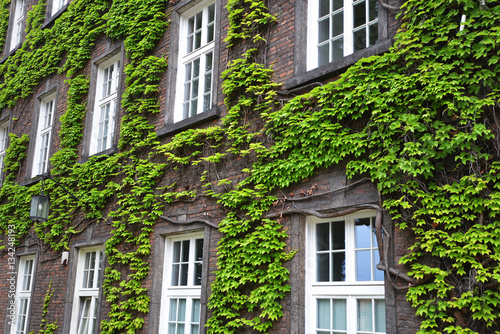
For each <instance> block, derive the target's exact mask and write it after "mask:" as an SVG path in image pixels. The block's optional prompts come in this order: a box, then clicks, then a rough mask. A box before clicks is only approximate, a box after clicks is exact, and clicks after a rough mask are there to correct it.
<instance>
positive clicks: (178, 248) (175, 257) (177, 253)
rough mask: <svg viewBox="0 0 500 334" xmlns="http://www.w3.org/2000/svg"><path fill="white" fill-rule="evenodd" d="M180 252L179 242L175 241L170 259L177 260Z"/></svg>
mask: <svg viewBox="0 0 500 334" xmlns="http://www.w3.org/2000/svg"><path fill="white" fill-rule="evenodd" d="M180 254H181V242H180V241H176V242H174V256H173V258H172V261H173V262H179V260H180Z"/></svg>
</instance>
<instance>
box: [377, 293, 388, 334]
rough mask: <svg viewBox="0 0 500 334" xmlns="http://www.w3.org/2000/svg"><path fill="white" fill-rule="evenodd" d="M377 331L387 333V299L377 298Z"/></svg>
mask: <svg viewBox="0 0 500 334" xmlns="http://www.w3.org/2000/svg"><path fill="white" fill-rule="evenodd" d="M375 331H376V332H382V333H385V331H386V328H385V300H383V299H375Z"/></svg>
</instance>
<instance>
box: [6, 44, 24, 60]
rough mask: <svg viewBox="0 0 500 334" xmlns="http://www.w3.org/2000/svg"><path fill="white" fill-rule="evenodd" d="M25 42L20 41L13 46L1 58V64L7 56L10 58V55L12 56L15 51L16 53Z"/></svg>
mask: <svg viewBox="0 0 500 334" xmlns="http://www.w3.org/2000/svg"><path fill="white" fill-rule="evenodd" d="M22 45H23V44H22V43H19V44H18V45H17V46H16V47H15V48H13V49H12V50H10V51H9V52H7V54H5V55H4V56H3V57H2V59H0V64H3V63H4V62H5V61H6V60H7V58H9V57H10V56H12V55H13V54H14V53H16V51H17V50H19V49H20V48H21V46H22Z"/></svg>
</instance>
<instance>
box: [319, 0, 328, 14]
mask: <svg viewBox="0 0 500 334" xmlns="http://www.w3.org/2000/svg"><path fill="white" fill-rule="evenodd" d="M329 13H330V0H320V1H319V17H323V16H325V15H326V14H329Z"/></svg>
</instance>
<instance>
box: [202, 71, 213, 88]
mask: <svg viewBox="0 0 500 334" xmlns="http://www.w3.org/2000/svg"><path fill="white" fill-rule="evenodd" d="M211 90H212V73H208V74H206V75H205V89H204V92H205V93H208V92H210V91H211Z"/></svg>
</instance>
